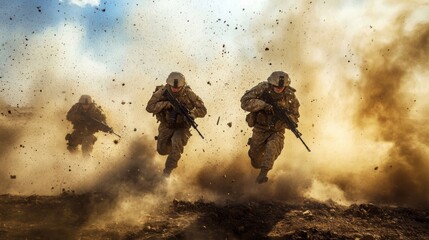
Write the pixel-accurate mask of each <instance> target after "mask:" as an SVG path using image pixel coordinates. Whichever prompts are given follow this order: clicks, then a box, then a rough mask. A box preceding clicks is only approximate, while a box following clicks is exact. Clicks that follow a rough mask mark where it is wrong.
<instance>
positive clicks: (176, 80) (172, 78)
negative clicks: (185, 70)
mask: <svg viewBox="0 0 429 240" xmlns="http://www.w3.org/2000/svg"><path fill="white" fill-rule="evenodd" d="M167 84H168V85H170V86H172V87H174V88H180V87H183V86H185V84H186V81H185V76H183V74H181V73H179V72H172V73H170V75H168V78H167Z"/></svg>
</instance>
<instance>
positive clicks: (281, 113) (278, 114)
mask: <svg viewBox="0 0 429 240" xmlns="http://www.w3.org/2000/svg"><path fill="white" fill-rule="evenodd" d="M261 98H262V100H263V101H264V102H268V103H270V104H271V105H272V106H273V112H274V117H273V120H274V122H275V120H280V121H282V122H284V123H286V125H287V126H288V127H289V129H290V130H291V131H292V133H293V134H295V136H296V137H297V138H299V140H301V142H302V144H304V146H305V148H307V151H309V152H311V150H310V148H309V147H308V146H307V144H305V142H304V140H302V138H301V136H302V133H300V132H299V131H298V124H296V123H295V122H294V121H293V120H292V119H291V118H290V116H289V114H288V113H287V110H286V109H282V108H281V107H279V106H278V105H277V104H275V101H274V100H273V98H272V97H271V96H270V94H269V93H268V92H264V93H263V94H262V96H261Z"/></svg>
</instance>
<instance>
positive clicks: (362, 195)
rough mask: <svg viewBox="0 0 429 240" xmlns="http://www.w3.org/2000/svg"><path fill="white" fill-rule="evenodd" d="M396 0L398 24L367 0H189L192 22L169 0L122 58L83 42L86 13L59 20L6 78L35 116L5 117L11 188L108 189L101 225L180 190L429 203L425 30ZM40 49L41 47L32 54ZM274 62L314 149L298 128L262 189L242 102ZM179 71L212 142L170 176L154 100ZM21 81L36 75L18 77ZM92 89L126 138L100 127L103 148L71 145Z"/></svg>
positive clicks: (136, 25) (217, 195)
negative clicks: (85, 152) (79, 108)
mask: <svg viewBox="0 0 429 240" xmlns="http://www.w3.org/2000/svg"><path fill="white" fill-rule="evenodd" d="M167 2H168V1H167ZM325 2H326V3H325ZM195 4H197V3H195ZM395 6H397V7H398V8H399V10H397V11H396V12H393V13H391V15H389V16H385V18H386V19H387V20H386V21H387V22H389V20H390V19H395V20H396V21H395V22H394V24H390V25H389V27H386V26H385V25H383V24H382V23H378V22H376V21H375V20H374V23H372V22H371V21H372V20H373V19H376V18H375V17H374V16H367V15H365V14H370V13H371V11H370V9H372V8H371V7H373V6H371V5H368V6H367V5H364V6H363V9H364V10H363V11H362V12H363V13H362V12H359V14H361V15H359V14H357V13H355V12H354V11H352V10H353V7H347V6H345V5H343V3H340V2H339V1H324V2H323V3H322V2H318V3H315V2H305V3H299V4H298V3H296V4H292V3H284V1H271V2H270V3H268V2H267V5H266V6H265V7H264V8H263V9H251V7H248V8H247V9H245V10H242V9H243V7H240V6H237V7H231V9H229V12H230V13H228V11H226V13H220V12H213V11H212V9H211V8H210V7H206V8H204V9H201V11H200V12H195V11H193V10H192V8H195V7H196V6H194V5H192V4H191V6H189V7H190V8H189V9H186V7H183V8H180V9H179V10H177V9H175V11H179V12H180V14H182V16H193V18H194V19H196V20H195V22H193V21H192V20H191V21H187V20H188V19H187V18H185V17H184V18H179V19H178V20H177V21H176V22H172V21H171V19H168V18H165V14H160V13H165V12H169V11H172V10H171V6H168V4H165V2H164V4H161V3H153V2H151V3H142V4H141V6H140V7H135V8H134V9H132V10H131V12H130V16H129V18H127V19H126V21H124V22H123V23H122V24H124V29H127V34H129V36H130V38H131V39H133V41H132V42H130V43H129V44H127V45H126V46H124V49H122V51H123V52H125V53H126V54H125V55H126V57H124V58H122V59H121V60H120V61H118V62H115V61H113V60H112V61H109V60H106V61H105V62H99V61H97V60H96V59H95V58H94V57H93V56H91V55H88V54H85V53H83V51H81V49H80V47H81V45H82V41H83V39H84V37H85V35H84V34H83V33H82V32H80V31H79V30H76V28H75V26H74V25H75V24H76V23H74V22H67V24H64V25H59V26H56V27H52V28H47V29H45V30H44V31H42V32H41V33H39V34H38V35H37V36H34V37H32V38H31V39H30V40H29V41H28V42H29V44H30V45H31V46H32V48H30V49H29V48H23V47H22V46H20V45H17V46H16V60H15V61H16V62H20V64H18V63H17V64H16V65H13V66H10V67H8V71H7V73H6V74H5V75H4V76H3V77H2V85H6V86H7V87H8V90H7V91H5V93H7V94H2V98H12V99H15V100H14V102H13V104H11V105H13V106H16V105H19V107H18V108H16V107H11V106H10V105H7V104H6V103H5V104H2V105H4V108H6V109H7V108H9V109H18V110H19V109H23V108H25V107H31V110H30V111H31V113H32V115H31V116H28V117H26V118H25V121H22V122H16V123H17V124H15V125H13V126H12V124H8V123H3V121H2V125H0V134H1V138H0V142H1V143H2V144H1V146H0V150H1V151H2V159H1V161H2V166H5V167H3V168H2V170H1V171H2V172H1V174H2V176H1V177H0V180H1V181H2V183H3V182H4V183H5V184H4V185H3V184H2V187H1V188H0V190H1V193H11V194H22V195H29V194H41V195H45V194H46V195H56V194H60V193H62V192H64V191H67V192H68V191H73V192H76V193H85V192H93V191H101V192H107V193H109V194H112V195H113V196H114V198H115V199H116V200H115V205H114V206H112V209H111V211H107V213H106V218H105V219H107V220H105V221H104V220H102V219H99V221H100V222H99V224H109V223H110V222H109V221H123V222H136V223H141V222H143V221H144V220H145V218H146V217H148V215H150V214H151V213H154V212H156V211H162V210H159V209H157V208H162V207H163V206H167V205H168V203H169V202H171V200H172V199H174V198H178V199H184V200H190V201H194V200H199V199H203V200H206V201H217V202H224V201H226V200H235V201H249V200H286V201H293V200H299V199H302V198H304V197H311V198H316V199H320V200H327V199H333V200H335V201H338V202H340V203H344V204H347V203H350V202H360V201H364V202H368V201H373V202H377V203H390V204H398V205H411V206H416V207H427V206H428V205H429V197H428V192H429V191H428V189H427V185H428V184H427V183H428V180H429V179H428V177H427V176H428V175H429V174H427V173H428V172H427V171H428V169H429V168H428V162H427V156H428V149H427V146H428V139H429V136H428V133H427V132H428V131H427V127H426V126H425V125H424V124H423V122H424V118H425V116H427V113H428V112H429V111H428V109H427V106H426V105H425V103H426V102H427V101H425V95H426V94H427V87H426V86H425V81H424V76H425V74H426V75H427V73H428V72H427V70H426V69H427V61H426V60H427V57H428V49H429V47H428V26H427V24H421V23H420V22H421V21H417V23H415V21H416V20H415V16H414V15H413V18H412V19H414V20H413V21H414V22H413V21H411V20H410V21H407V19H409V18H410V19H411V15H407V14H405V13H409V14H411V13H410V12H409V9H408V7H407V5H395ZM339 8H342V9H344V10H343V11H338V10H335V9H339ZM147 9H155V10H154V11H147ZM234 13H237V14H238V13H240V17H241V18H242V19H241V20H239V19H237V18H234V17H233V16H234V15H233V14H234ZM223 14H226V15H223ZM353 14H355V15H353ZM217 15H221V16H217ZM364 17H365V20H362V21H360V20H359V19H363V18H364ZM218 19H220V20H218ZM352 19H354V20H353V21H352ZM417 19H420V18H417ZM78 27H79V25H78ZM235 27H237V29H236V28H235ZM78 29H79V28H78ZM193 31H195V32H193ZM192 33H198V34H192ZM190 36H192V37H193V38H191V37H190ZM169 39H175V41H174V43H171V44H169V43H170V40H169ZM64 42H67V43H68V44H67V45H65V44H63V43H64ZM142 42H144V43H145V44H142ZM201 49H203V50H206V51H202V50H201ZM27 55H29V56H33V58H31V59H30V60H28V59H26V57H22V59H19V58H20V57H19V56H27ZM112 66H113V67H112ZM275 70H284V71H286V72H288V73H289V74H290V76H291V78H292V86H293V87H294V88H296V89H297V97H298V99H299V100H300V103H301V108H300V112H301V119H300V123H299V130H300V131H301V132H302V133H303V138H304V140H305V141H306V142H307V144H308V145H309V147H310V148H311V149H312V152H311V153H308V152H307V151H306V150H305V148H304V146H302V145H301V143H300V142H299V140H297V139H295V137H294V136H293V135H292V134H291V133H289V132H286V140H285V148H284V150H283V152H282V154H281V155H280V157H279V158H278V159H277V161H276V163H275V165H274V169H273V170H272V171H270V173H269V178H270V180H269V182H268V183H266V184H263V185H257V184H255V177H256V176H257V173H258V172H257V170H254V169H252V168H251V165H250V160H249V159H248V156H247V150H248V146H247V144H246V143H247V139H248V138H249V137H250V136H251V130H250V128H249V127H247V125H246V123H245V121H244V119H245V114H246V113H245V112H244V111H242V110H241V109H240V103H239V100H240V97H241V96H242V95H243V94H244V92H245V91H246V90H248V89H250V88H251V87H253V86H254V85H256V84H257V83H258V82H261V81H265V80H266V78H267V77H268V76H269V74H270V73H271V72H272V71H275ZM171 71H180V72H183V73H184V75H185V76H186V78H187V81H188V83H189V84H190V86H191V87H192V89H193V90H194V91H195V92H196V93H197V94H198V95H199V96H200V97H201V98H202V99H203V100H204V102H205V104H206V106H207V109H208V116H207V117H206V118H204V119H197V123H198V124H199V129H200V131H201V132H202V133H203V134H204V135H205V137H206V140H202V139H201V138H199V136H198V135H197V134H196V133H195V131H193V132H192V133H193V136H192V137H191V139H190V141H189V143H188V145H187V146H186V147H185V152H184V154H183V156H182V159H181V161H179V167H178V168H177V169H175V170H174V171H173V173H172V176H171V177H170V178H169V179H167V180H166V179H162V178H160V175H161V171H162V169H163V164H164V161H165V157H164V156H159V155H158V154H157V153H156V150H155V148H156V142H155V140H154V136H155V135H156V134H157V123H156V120H155V119H154V117H153V116H151V115H150V114H148V113H146V112H145V106H146V103H147V101H148V100H149V98H150V95H151V93H152V91H153V90H154V89H155V86H156V85H160V84H164V82H165V79H166V77H167V76H168V74H169V72H171ZM14 79H27V80H28V82H29V83H22V84H21V85H20V86H19V87H16V88H15V87H14V86H12V85H13V84H12V83H13V80H14ZM82 94H90V95H91V96H93V98H94V99H95V101H96V103H97V104H98V105H100V106H101V107H102V108H103V109H104V111H105V113H106V115H107V122H108V123H109V124H110V125H111V126H112V127H113V129H114V130H115V131H116V132H117V133H119V134H120V135H121V136H122V138H121V139H119V143H118V144H115V143H114V140H117V138H116V137H115V136H112V135H105V134H103V133H98V134H97V135H96V136H97V138H98V141H97V142H96V144H95V149H94V152H93V154H92V157H91V158H90V159H84V158H82V157H81V156H80V155H71V154H70V153H68V151H67V150H66V145H65V140H64V136H65V134H66V133H67V132H70V131H71V125H70V124H69V123H68V122H67V121H66V120H65V114H66V113H67V111H68V109H69V108H70V107H71V106H72V105H73V104H74V103H75V102H77V100H78V98H79V96H80V95H82ZM16 99H19V100H16ZM5 114H6V113H5ZM1 117H2V119H4V120H5V121H6V122H10V121H14V119H13V118H11V117H10V116H8V115H7V114H6V116H1ZM12 136H13V137H12ZM3 143H5V144H3ZM20 145H22V146H24V147H20ZM6 174H7V176H6V177H5V175H6ZM9 174H11V175H16V179H10V177H9V176H8V175H9ZM4 186H5V187H4ZM380 189H383V190H380ZM164 203H165V204H164ZM136 213H142V214H136ZM106 221H107V222H106Z"/></svg>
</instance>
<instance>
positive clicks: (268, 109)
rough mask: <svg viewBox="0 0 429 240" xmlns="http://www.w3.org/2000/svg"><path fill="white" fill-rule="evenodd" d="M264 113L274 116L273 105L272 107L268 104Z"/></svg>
mask: <svg viewBox="0 0 429 240" xmlns="http://www.w3.org/2000/svg"><path fill="white" fill-rule="evenodd" d="M264 111H265V112H266V113H269V114H273V113H274V109H273V105H270V104H268V103H267V105H266V106H265V107H264Z"/></svg>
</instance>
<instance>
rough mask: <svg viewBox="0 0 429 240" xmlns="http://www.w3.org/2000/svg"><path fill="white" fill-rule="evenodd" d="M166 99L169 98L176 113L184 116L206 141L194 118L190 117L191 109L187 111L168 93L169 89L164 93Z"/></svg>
mask: <svg viewBox="0 0 429 240" xmlns="http://www.w3.org/2000/svg"><path fill="white" fill-rule="evenodd" d="M162 95H163V96H164V97H166V98H167V100H168V101H169V102H170V103H171V105H173V109H174V111H176V112H177V113H178V114H180V115H182V116H183V117H184V118H185V121H186V122H187V123H189V124H190V125H191V126H192V127H193V128H194V129H195V130H196V131H197V132H198V134H199V135H200V136H201V138H202V139H204V136H203V134H201V132H200V131H199V130H198V124H197V123H196V122H195V121H194V118H193V117H192V116H191V115H190V114H191V112H190V111H189V109H187V108H186V107H185V106H184V105H183V104H181V103H180V102H179V101H178V100H177V99H176V98H175V97H174V96H173V95H172V94H171V93H170V91H168V89H165V90H164V92H163V93H162Z"/></svg>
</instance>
